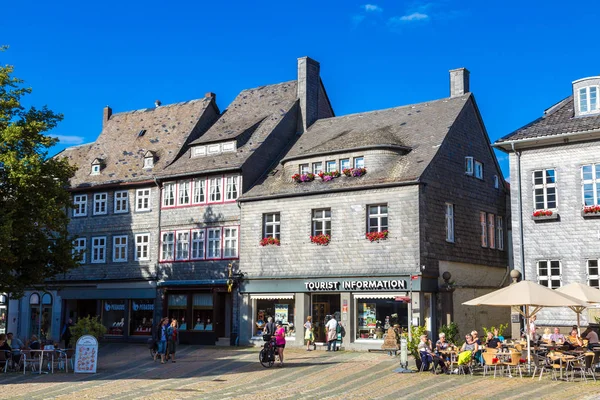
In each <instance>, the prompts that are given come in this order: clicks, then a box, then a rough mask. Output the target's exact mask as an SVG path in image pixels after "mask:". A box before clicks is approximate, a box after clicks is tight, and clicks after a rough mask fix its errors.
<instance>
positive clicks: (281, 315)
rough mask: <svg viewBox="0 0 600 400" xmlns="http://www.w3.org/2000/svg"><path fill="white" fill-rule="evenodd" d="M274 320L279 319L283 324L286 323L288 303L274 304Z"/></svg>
mask: <svg viewBox="0 0 600 400" xmlns="http://www.w3.org/2000/svg"><path fill="white" fill-rule="evenodd" d="M275 321H281V322H283V323H284V324H287V323H288V305H287V304H275Z"/></svg>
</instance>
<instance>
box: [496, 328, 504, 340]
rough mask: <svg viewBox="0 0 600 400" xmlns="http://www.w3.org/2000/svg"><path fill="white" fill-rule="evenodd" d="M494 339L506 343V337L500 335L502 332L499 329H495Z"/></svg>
mask: <svg viewBox="0 0 600 400" xmlns="http://www.w3.org/2000/svg"><path fill="white" fill-rule="evenodd" d="M494 337H495V338H496V339H498V340H499V341H500V342H502V343H503V342H504V336H502V335H500V331H499V330H498V328H494Z"/></svg>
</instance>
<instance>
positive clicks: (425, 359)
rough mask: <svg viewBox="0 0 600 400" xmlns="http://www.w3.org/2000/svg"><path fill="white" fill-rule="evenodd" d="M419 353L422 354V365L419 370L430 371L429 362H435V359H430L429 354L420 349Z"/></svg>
mask: <svg viewBox="0 0 600 400" xmlns="http://www.w3.org/2000/svg"><path fill="white" fill-rule="evenodd" d="M419 355H420V356H421V367H420V368H419V372H423V371H428V370H429V364H433V360H432V361H429V358H430V357H429V354H427V353H425V352H423V351H420V352H419Z"/></svg>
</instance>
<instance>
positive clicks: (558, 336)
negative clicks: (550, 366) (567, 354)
mask: <svg viewBox="0 0 600 400" xmlns="http://www.w3.org/2000/svg"><path fill="white" fill-rule="evenodd" d="M550 341H551V342H554V343H556V344H562V343H564V341H565V335H563V334H562V333H560V329H558V328H554V333H553V334H552V335H550Z"/></svg>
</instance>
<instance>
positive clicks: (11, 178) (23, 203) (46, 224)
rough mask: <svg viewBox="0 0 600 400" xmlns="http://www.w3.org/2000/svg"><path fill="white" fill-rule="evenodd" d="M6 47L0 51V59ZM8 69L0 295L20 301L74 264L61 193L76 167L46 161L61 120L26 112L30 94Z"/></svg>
mask: <svg viewBox="0 0 600 400" xmlns="http://www.w3.org/2000/svg"><path fill="white" fill-rule="evenodd" d="M5 49H6V47H0V55H1V54H2V52H3V51H4V50H5ZM13 70H14V68H13V66H11V65H1V64H0V292H6V293H9V294H10V295H11V297H13V298H19V297H20V296H22V294H23V290H24V289H26V288H29V287H35V288H41V287H43V286H44V282H45V281H46V280H47V279H48V278H51V277H53V276H55V275H56V274H58V273H62V272H66V271H68V270H69V269H71V268H74V267H76V266H77V264H78V260H77V259H76V258H75V259H74V258H73V256H72V241H71V239H70V238H69V237H68V232H67V224H68V217H67V215H66V212H65V210H66V208H67V207H68V206H69V205H70V195H69V193H68V192H67V191H66V190H65V188H66V187H67V185H68V181H69V179H70V178H71V177H72V176H73V174H74V171H75V169H74V168H73V167H71V166H70V165H69V164H68V162H67V161H66V160H64V159H57V158H50V159H48V157H47V156H48V149H49V148H50V147H52V146H53V145H54V144H56V142H57V139H54V138H51V137H49V136H46V135H44V132H47V131H49V130H50V129H52V128H54V127H55V126H56V124H57V123H58V122H59V121H61V120H62V115H60V114H55V113H54V112H52V111H50V110H49V109H48V108H46V107H45V106H44V107H43V108H41V109H36V108H35V107H31V108H29V109H26V108H25V107H24V106H23V105H22V104H21V98H22V97H23V96H25V95H27V94H29V93H31V88H27V87H23V86H22V85H23V81H22V80H21V79H18V78H15V77H13V76H12V73H13Z"/></svg>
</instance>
